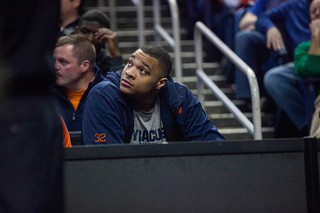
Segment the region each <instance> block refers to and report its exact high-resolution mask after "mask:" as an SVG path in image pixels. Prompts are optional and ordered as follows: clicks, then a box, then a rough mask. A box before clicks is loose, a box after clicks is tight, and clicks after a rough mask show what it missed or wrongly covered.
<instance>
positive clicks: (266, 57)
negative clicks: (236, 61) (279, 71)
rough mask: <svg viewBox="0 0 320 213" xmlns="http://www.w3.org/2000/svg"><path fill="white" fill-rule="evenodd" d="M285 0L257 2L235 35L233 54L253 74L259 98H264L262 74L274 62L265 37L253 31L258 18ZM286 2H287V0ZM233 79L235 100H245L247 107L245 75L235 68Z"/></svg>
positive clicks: (243, 19)
mask: <svg viewBox="0 0 320 213" xmlns="http://www.w3.org/2000/svg"><path fill="white" fill-rule="evenodd" d="M285 1H286V0H282V1H279V0H258V1H256V3H255V4H254V5H253V6H252V7H250V8H248V9H247V11H246V12H245V14H244V16H243V17H242V19H241V20H240V22H239V30H240V31H239V32H238V33H236V35H235V53H236V54H237V55H238V56H239V57H240V58H241V59H242V60H243V61H244V62H245V63H246V64H248V65H249V67H250V68H251V69H252V70H253V71H254V72H255V74H256V76H257V80H258V84H259V85H260V88H259V89H260V94H261V96H262V97H263V96H266V94H265V90H264V88H263V87H261V85H263V76H264V73H265V72H266V71H267V70H268V69H269V68H271V67H274V66H276V61H274V60H273V58H272V57H270V56H271V52H272V50H269V49H267V47H266V36H265V34H264V33H261V32H259V31H256V30H255V23H256V21H257V19H258V16H259V15H261V14H262V13H263V12H266V11H269V10H270V9H272V8H275V7H276V6H279V5H280V4H281V3H283V2H285ZM287 1H288V0H287ZM234 79H235V83H236V97H237V99H241V100H245V101H246V102H247V103H246V105H247V106H250V105H251V92H250V86H249V82H248V79H247V77H246V75H245V74H244V73H243V72H242V71H241V70H240V69H239V68H236V70H235V74H234Z"/></svg>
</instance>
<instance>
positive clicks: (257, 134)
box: [194, 21, 262, 140]
mask: <svg viewBox="0 0 320 213" xmlns="http://www.w3.org/2000/svg"><path fill="white" fill-rule="evenodd" d="M202 35H204V36H205V37H206V38H207V39H208V40H209V41H210V42H211V43H212V44H213V45H215V46H216V47H217V48H218V49H219V50H220V51H221V52H222V53H223V54H224V55H225V56H226V57H227V58H228V59H229V60H230V61H231V62H232V63H234V64H235V65H236V66H237V67H238V68H239V69H240V70H241V71H242V72H243V73H244V74H246V76H247V78H248V80H249V85H250V91H251V100H252V115H253V123H252V122H251V121H250V120H248V118H247V117H246V116H245V115H244V114H243V113H242V112H241V111H240V110H239V109H238V107H236V106H235V105H234V103H233V102H232V101H231V100H230V99H229V98H228V97H227V96H226V95H225V94H224V93H223V92H222V91H221V90H220V88H219V87H217V86H216V84H215V83H214V82H212V81H211V80H210V78H209V77H208V76H207V74H206V73H205V72H204V71H203V57H202ZM194 45H195V51H196V52H195V55H196V74H197V89H198V98H199V100H200V101H201V102H202V103H203V99H204V98H203V94H202V90H203V83H202V82H204V83H205V84H206V85H207V86H208V87H209V88H210V89H211V91H212V92H213V93H214V94H215V95H216V96H217V98H219V99H220V100H221V101H222V103H223V104H224V105H225V106H226V107H227V109H228V110H229V111H230V112H232V113H233V114H234V116H235V117H236V118H237V119H238V120H239V122H240V123H241V124H242V125H243V126H244V127H245V128H247V130H248V131H249V133H250V134H251V135H253V137H254V139H256V140H259V139H262V131H261V111H260V95H259V86H258V82H257V79H256V75H255V73H254V72H253V70H252V69H251V68H250V67H249V66H248V65H247V64H246V63H245V62H244V61H243V60H242V59H240V58H239V57H238V56H237V55H236V54H235V53H234V52H233V51H232V50H231V49H230V48H229V47H228V46H227V45H226V44H224V43H223V42H222V41H221V40H220V39H219V38H218V37H217V36H216V35H215V34H214V33H213V32H212V31H211V30H210V29H209V28H208V27H206V26H205V25H204V24H203V23H202V22H199V21H198V22H197V23H196V24H195V28H194Z"/></svg>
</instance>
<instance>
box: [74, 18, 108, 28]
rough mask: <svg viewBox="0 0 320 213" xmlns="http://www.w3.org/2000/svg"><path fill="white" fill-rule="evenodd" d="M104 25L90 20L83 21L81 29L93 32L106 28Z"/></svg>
mask: <svg viewBox="0 0 320 213" xmlns="http://www.w3.org/2000/svg"><path fill="white" fill-rule="evenodd" d="M104 27H105V26H103V25H102V24H100V23H99V22H97V21H89V20H83V21H82V22H81V24H80V28H87V29H91V30H93V29H94V30H98V29H99V28H104Z"/></svg>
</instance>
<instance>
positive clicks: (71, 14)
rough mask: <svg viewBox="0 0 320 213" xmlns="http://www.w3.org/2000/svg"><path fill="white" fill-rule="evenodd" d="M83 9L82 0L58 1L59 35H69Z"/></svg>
mask: <svg viewBox="0 0 320 213" xmlns="http://www.w3.org/2000/svg"><path fill="white" fill-rule="evenodd" d="M83 11H84V0H61V1H60V33H59V37H62V36H65V35H71V34H73V33H74V32H75V29H76V27H77V26H78V24H79V18H80V15H81V14H82V13H83Z"/></svg>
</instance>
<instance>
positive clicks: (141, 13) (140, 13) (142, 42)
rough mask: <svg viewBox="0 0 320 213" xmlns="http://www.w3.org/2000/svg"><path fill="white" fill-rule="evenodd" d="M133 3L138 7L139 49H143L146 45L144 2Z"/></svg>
mask: <svg viewBox="0 0 320 213" xmlns="http://www.w3.org/2000/svg"><path fill="white" fill-rule="evenodd" d="M132 3H133V4H134V5H136V7H137V22H138V23H137V24H138V41H139V47H142V46H143V45H145V36H144V29H145V28H144V27H145V23H144V0H132Z"/></svg>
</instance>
